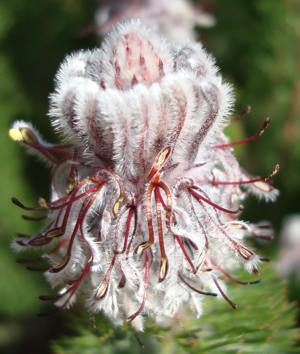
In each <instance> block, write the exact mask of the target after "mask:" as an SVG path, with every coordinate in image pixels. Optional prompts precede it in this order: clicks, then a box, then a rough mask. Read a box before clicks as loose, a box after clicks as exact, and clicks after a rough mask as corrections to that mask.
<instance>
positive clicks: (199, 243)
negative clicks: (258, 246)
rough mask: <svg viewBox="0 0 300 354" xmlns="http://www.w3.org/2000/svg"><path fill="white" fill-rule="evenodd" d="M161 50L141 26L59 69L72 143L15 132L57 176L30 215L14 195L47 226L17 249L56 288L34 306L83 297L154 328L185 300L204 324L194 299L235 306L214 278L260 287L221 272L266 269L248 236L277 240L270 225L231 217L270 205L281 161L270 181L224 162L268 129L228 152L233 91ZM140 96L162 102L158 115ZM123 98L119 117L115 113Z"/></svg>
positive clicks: (205, 60)
mask: <svg viewBox="0 0 300 354" xmlns="http://www.w3.org/2000/svg"><path fill="white" fill-rule="evenodd" d="M164 45H165V44H164ZM123 49H124V51H123ZM167 49H168V48H167ZM167 49H166V48H164V47H163V45H162V44H161V43H160V42H159V40H158V39H157V38H156V37H155V36H154V35H153V34H152V33H149V32H148V31H146V30H144V29H143V27H142V26H140V24H137V23H129V24H127V25H124V26H123V27H122V26H121V27H119V28H118V29H117V30H116V31H115V32H114V33H113V34H112V35H111V36H110V37H108V40H107V43H106V47H105V49H104V50H103V52H101V53H99V52H98V51H97V50H96V51H95V52H94V53H92V52H87V53H86V54H84V53H83V52H80V53H79V54H77V56H76V55H75V56H73V57H71V58H69V59H67V61H66V62H65V63H64V64H63V66H62V69H61V70H60V72H59V75H58V83H57V91H56V93H55V94H54V95H53V97H52V101H51V105H52V111H51V112H52V113H51V114H52V116H54V118H55V121H54V124H55V125H56V126H57V127H58V128H59V129H60V130H61V131H62V132H63V134H64V135H66V136H68V138H70V140H71V142H70V143H68V144H65V145H50V144H47V143H45V142H44V141H43V140H42V139H41V138H40V136H39V135H38V133H37V132H36V131H35V130H34V129H33V128H32V127H31V126H30V125H29V124H27V123H24V122H17V123H15V125H14V126H13V127H12V129H11V130H10V136H11V137H12V138H13V139H14V140H16V141H19V142H21V143H22V144H23V145H24V146H26V147H27V148H28V149H29V150H31V151H36V152H37V153H38V154H39V155H41V156H42V157H43V158H45V159H46V160H47V161H49V162H50V163H51V164H52V166H53V172H52V184H51V192H52V197H51V201H49V202H47V201H46V200H44V199H40V200H39V203H38V206H37V207H27V206H25V205H24V204H23V203H21V202H20V201H19V200H18V199H16V198H13V199H12V201H13V203H14V204H16V205H17V206H19V207H20V208H22V209H24V210H26V211H34V212H46V215H45V216H44V215H42V216H27V215H26V216H24V219H26V220H31V221H40V220H44V219H45V220H47V221H48V224H47V226H46V227H45V228H44V229H43V231H42V232H41V233H39V234H38V235H36V236H34V237H27V236H26V235H20V236H23V237H20V239H18V240H16V242H15V245H16V247H17V248H20V249H26V248H38V249H39V248H41V249H42V250H43V251H44V254H43V256H42V258H43V259H46V261H47V262H48V263H49V264H50V266H49V267H48V268H47V269H41V270H43V271H45V274H46V276H47V278H48V280H49V282H50V283H51V285H52V286H53V287H54V288H55V289H57V292H56V294H55V295H53V296H52V295H44V296H41V299H42V300H55V303H56V305H57V306H59V307H68V306H70V305H72V303H73V302H74V301H75V299H76V297H78V296H82V297H84V298H85V299H86V303H87V306H88V308H89V310H90V311H92V312H97V311H100V310H101V311H104V312H105V313H106V314H107V315H108V316H109V317H110V318H111V319H112V320H113V321H114V322H115V323H117V324H119V323H122V322H123V321H124V320H126V319H127V320H128V321H130V322H132V323H133V324H134V325H135V326H136V327H137V328H139V329H142V321H141V316H139V315H141V314H148V315H150V316H151V317H153V318H155V319H156V320H157V321H158V322H161V321H163V320H165V318H168V317H172V316H173V315H174V314H175V313H176V312H177V311H178V310H179V308H180V305H181V304H182V303H186V302H189V303H191V304H192V307H193V308H195V309H196V310H197V311H198V313H199V314H200V312H201V311H200V308H199V302H200V301H201V299H202V296H203V295H209V296H217V295H221V296H223V297H224V299H225V300H226V301H228V303H229V304H230V305H231V306H232V307H233V308H236V304H235V303H234V302H232V301H231V300H230V299H229V298H228V296H227V295H226V290H225V285H224V284H223V282H222V280H221V278H224V279H225V280H228V281H231V282H234V283H237V284H243V285H246V284H254V283H257V280H254V281H249V282H247V281H241V280H239V279H236V278H235V277H233V276H232V275H231V274H230V271H231V270H234V269H235V268H237V267H238V266H239V265H241V264H242V265H244V266H245V268H246V269H247V270H248V271H250V272H252V273H254V274H257V272H258V268H257V267H258V264H259V263H260V261H261V260H262V259H261V258H259V257H258V256H257V255H256V254H255V253H254V251H252V250H251V249H250V248H249V247H248V246H245V245H244V243H243V239H244V238H245V237H247V236H249V235H251V234H252V235H254V236H257V237H260V238H264V239H270V238H271V236H272V235H271V233H272V230H270V225H268V224H258V225H253V224H250V223H247V222H243V221H239V220H238V219H237V217H238V215H239V214H240V213H241V212H242V205H241V204H242V201H243V198H244V196H245V194H247V193H254V194H257V195H258V196H262V197H266V198H267V199H274V197H275V196H276V195H277V191H276V190H275V189H274V188H273V187H272V186H271V185H270V184H269V182H270V181H271V179H272V177H273V176H274V175H275V174H276V173H277V172H278V166H277V165H276V166H275V167H274V168H273V170H272V172H271V173H270V174H269V175H268V176H267V177H250V176H249V175H248V174H247V173H245V172H244V171H243V170H242V169H241V168H240V166H239V164H238V162H237V160H236V159H235V157H234V156H233V147H235V146H237V145H241V144H244V143H249V142H251V141H253V140H255V139H257V138H258V137H259V136H261V135H262V134H263V132H264V131H265V130H266V128H267V126H268V125H269V119H266V120H265V122H264V124H263V127H262V128H261V129H260V131H259V132H258V133H257V134H255V135H253V136H251V137H249V138H246V139H244V140H242V141H236V142H229V141H228V139H227V138H226V137H225V135H224V134H223V132H222V131H223V128H224V122H223V120H224V117H225V116H226V114H227V113H228V110H229V109H230V104H231V100H232V98H231V93H230V89H229V88H228V86H226V84H223V82H222V80H221V78H220V76H219V75H217V73H216V69H215V66H214V64H213V63H212V60H211V58H210V57H209V56H208V55H207V54H206V53H205V51H204V49H203V48H202V47H201V46H198V47H197V46H196V47H193V46H191V47H188V46H185V47H183V48H179V49H178V48H177V49H176V51H175V52H174V53H173V54H170V53H169V54H168V50H167ZM143 51H144V52H143ZM136 52H137V53H138V55H137V58H139V60H136V57H135V54H136ZM166 53H167V54H166ZM168 55H169V57H168ZM164 56H166V57H164ZM141 58H142V59H143V60H141ZM122 60H123V61H124V63H123V62H122ZM99 63H101V64H99ZM124 68H127V69H126V70H127V71H124V70H125V69H124ZM129 74H130V75H132V77H130V76H128V75H129ZM185 75H186V77H187V79H186V81H184V80H185ZM177 76H178V78H177ZM182 78H184V79H182ZM177 79H178V80H179V81H176V80H177ZM72 80H73V81H72ZM172 80H173V81H172ZM69 81H71V83H70V82H69ZM80 82H81V84H82V85H81V86H80ZM76 83H78V86H76ZM109 85H111V86H110V87H109ZM148 94H149V95H150V98H151V97H154V98H153V99H156V102H160V105H161V106H160V107H158V106H155V109H154V110H153V109H152V107H151V105H150V104H149V102H151V99H150V98H149V99H148V98H147V95H148ZM101 95H102V96H101ZM105 95H107V96H105ZM109 95H111V96H109ZM151 95H152V96H151ZM107 97H108V98H107ZM110 97H111V98H110ZM116 97H117V98H116ZM128 97H130V98H131V101H128V102H130V103H129V104H130V105H132V106H130V107H128V110H129V111H128V112H124V111H123V112H122V111H119V110H118V108H117V107H115V106H113V105H114V102H118V100H119V102H120V104H121V105H122V104H123V103H122V102H123V101H122V100H123V99H124V100H125V101H124V102H125V103H126V102H127V101H126V100H127V98H128ZM157 98H159V99H157ZM114 100H115V101H114ZM104 104H107V107H106V106H104ZM110 104H111V105H112V106H110ZM130 109H131V111H130ZM53 112H54V113H53ZM111 112H116V115H115V116H113V115H111V114H112V113H111ZM151 119H152V120H151ZM141 126H142V128H140V127H141ZM135 142H137V143H135ZM147 144H148V145H147ZM28 268H29V269H32V270H34V269H39V268H38V267H34V266H32V265H29V267H28Z"/></svg>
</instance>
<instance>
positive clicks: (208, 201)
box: [188, 187, 240, 214]
mask: <svg viewBox="0 0 300 354" xmlns="http://www.w3.org/2000/svg"><path fill="white" fill-rule="evenodd" d="M193 188H195V187H191V188H188V191H189V192H190V193H191V194H192V196H193V197H195V198H196V199H197V200H198V201H199V200H201V201H203V202H205V203H207V204H209V205H210V206H212V207H214V208H215V209H218V210H220V211H223V212H224V213H229V214H237V213H238V212H239V211H240V209H238V210H229V209H226V208H223V207H221V206H219V205H218V204H215V203H214V202H212V201H211V200H210V199H207V198H205V197H203V195H201V194H199V193H197V192H196V191H195V190H194V189H193Z"/></svg>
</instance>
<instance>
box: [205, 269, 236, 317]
mask: <svg viewBox="0 0 300 354" xmlns="http://www.w3.org/2000/svg"><path fill="white" fill-rule="evenodd" d="M211 277H212V280H213V282H214V283H215V284H216V287H217V288H218V290H219V291H220V294H221V295H222V296H223V298H224V300H225V301H227V302H228V303H229V305H230V306H231V307H232V308H233V309H234V310H236V309H237V308H238V305H237V304H235V303H234V302H233V301H231V300H230V299H229V297H228V296H227V295H226V294H225V293H224V291H223V289H222V288H221V286H220V284H219V282H218V281H217V278H216V277H215V276H214V275H213V274H212V275H211Z"/></svg>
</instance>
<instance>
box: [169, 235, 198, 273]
mask: <svg viewBox="0 0 300 354" xmlns="http://www.w3.org/2000/svg"><path fill="white" fill-rule="evenodd" d="M174 237H175V240H176V241H177V242H178V244H179V246H180V248H181V250H182V253H183V255H184V257H185V259H186V260H187V262H188V264H189V265H190V267H191V268H192V271H193V273H194V274H196V273H197V269H196V268H195V266H194V264H193V262H192V260H191V258H190V257H189V255H188V253H187V251H186V249H185V247H184V245H183V242H182V241H181V238H180V237H179V236H178V235H174Z"/></svg>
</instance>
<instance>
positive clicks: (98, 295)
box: [95, 281, 108, 300]
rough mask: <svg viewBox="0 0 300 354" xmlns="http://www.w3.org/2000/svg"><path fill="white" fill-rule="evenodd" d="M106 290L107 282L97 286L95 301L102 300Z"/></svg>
mask: <svg viewBox="0 0 300 354" xmlns="http://www.w3.org/2000/svg"><path fill="white" fill-rule="evenodd" d="M107 288H108V282H107V281H104V282H103V283H102V284H101V285H100V286H99V288H98V290H97V293H96V296H95V298H96V299H97V300H100V299H102V298H103V297H104V296H105V294H106V292H107Z"/></svg>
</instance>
